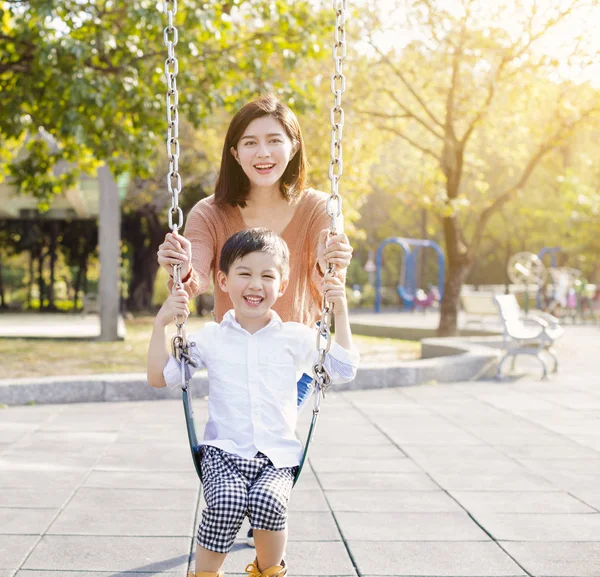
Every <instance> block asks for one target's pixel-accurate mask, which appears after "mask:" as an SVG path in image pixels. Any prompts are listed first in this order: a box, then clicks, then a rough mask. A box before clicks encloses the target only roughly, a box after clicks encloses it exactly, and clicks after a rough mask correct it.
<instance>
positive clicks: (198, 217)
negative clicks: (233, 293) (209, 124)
mask: <svg viewBox="0 0 600 577" xmlns="http://www.w3.org/2000/svg"><path fill="white" fill-rule="evenodd" d="M306 169H307V161H306V154H305V150H304V142H303V139H302V133H301V130H300V125H299V123H298V119H297V118H296V116H295V114H294V113H293V112H292V111H291V110H290V108H288V107H287V106H286V105H285V104H283V103H282V102H281V101H280V100H278V99H277V98H276V97H275V96H272V95H266V96H263V97H261V98H259V99H257V100H254V101H252V102H250V103H248V104H246V105H245V106H244V107H243V108H241V109H240V110H239V111H238V112H237V114H236V115H235V116H234V118H233V120H232V121H231V124H230V125H229V129H228V130H227V135H226V137H225V143H224V146H223V153H222V159H221V167H220V171H219V176H218V179H217V183H216V187H215V193H214V195H212V196H209V197H208V198H205V199H203V200H201V201H200V202H198V203H197V204H196V205H195V206H194V207H193V208H192V210H191V211H190V214H189V215H188V218H187V223H186V227H185V236H182V235H180V234H177V233H168V234H167V235H166V237H165V241H164V242H163V243H162V244H161V245H160V247H159V250H158V262H159V264H160V265H161V266H162V267H164V268H165V269H166V270H167V271H168V272H169V274H171V273H172V270H173V269H172V266H173V265H174V264H181V266H182V268H181V275H182V279H183V281H184V283H183V284H184V288H185V290H186V291H187V292H188V294H189V295H190V296H191V297H194V296H196V295H198V294H200V293H203V292H206V291H207V290H208V289H209V287H210V280H211V275H212V277H213V281H214V275H215V274H216V270H215V269H216V268H218V267H217V264H218V262H219V258H220V254H221V248H222V247H223V244H224V243H225V241H226V240H227V238H229V237H230V236H231V235H233V234H235V233H236V232H239V231H240V230H243V229H246V228H256V227H263V228H267V229H269V230H272V231H273V232H275V233H276V234H278V235H280V236H281V237H282V238H283V239H284V240H285V241H286V243H287V244H288V246H289V248H290V253H291V262H290V270H291V275H290V283H289V286H288V290H287V292H286V294H285V295H284V296H283V297H282V298H281V299H279V301H278V302H277V303H276V305H275V306H274V310H275V311H276V312H277V313H278V314H279V316H280V317H281V318H282V320H283V321H284V322H285V321H295V322H301V323H304V324H306V325H309V326H313V325H314V324H315V322H316V321H317V320H318V318H320V312H321V303H322V284H323V274H324V271H325V268H326V262H329V263H332V264H334V265H336V267H337V269H338V270H340V271H344V269H346V268H347V267H348V265H349V264H350V260H351V257H352V247H351V246H350V244H349V243H348V238H347V237H346V235H345V234H337V235H334V236H332V237H330V238H328V232H329V223H330V217H329V215H328V214H327V199H328V198H329V195H327V194H325V193H322V192H318V191H315V190H313V189H310V188H306ZM342 274H344V273H343V272H342ZM171 284H172V283H170V285H171ZM214 301H215V305H214V310H213V315H214V317H215V320H216V321H217V322H220V321H221V319H222V317H223V315H224V314H225V313H226V312H227V311H228V310H230V309H231V308H232V303H231V301H230V299H229V297H228V296H227V294H226V293H224V292H223V291H221V289H220V288H219V286H218V283H214Z"/></svg>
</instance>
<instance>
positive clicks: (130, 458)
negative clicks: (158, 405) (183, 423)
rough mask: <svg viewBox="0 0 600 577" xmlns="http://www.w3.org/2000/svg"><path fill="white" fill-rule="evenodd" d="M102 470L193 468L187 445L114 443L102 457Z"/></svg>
mask: <svg viewBox="0 0 600 577" xmlns="http://www.w3.org/2000/svg"><path fill="white" fill-rule="evenodd" d="M96 469H97V470H100V471H144V470H150V471H189V470H190V469H193V463H192V457H191V455H190V452H189V450H188V447H187V445H185V444H183V443H177V444H169V445H167V444H156V443H148V442H146V443H144V444H137V443H136V444H131V445H126V444H114V445H111V446H110V447H109V448H108V449H107V450H106V452H105V453H104V455H103V457H102V458H101V459H100V461H99V463H98V465H97V466H96Z"/></svg>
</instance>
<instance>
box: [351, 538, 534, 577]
mask: <svg viewBox="0 0 600 577" xmlns="http://www.w3.org/2000/svg"><path fill="white" fill-rule="evenodd" d="M350 548H351V550H352V554H353V556H354V559H355V560H356V562H357V565H358V569H359V571H360V572H361V573H362V574H363V575H386V576H403V575H410V576H423V577H455V576H458V575H460V576H461V577H488V576H489V577H492V576H493V577H516V576H518V577H521V576H523V577H524V576H525V575H526V573H525V572H524V571H523V570H522V569H520V568H519V566H518V565H517V564H516V563H515V562H514V561H513V560H512V559H511V558H510V557H509V556H508V555H507V554H506V553H504V551H502V550H501V549H500V548H499V547H498V545H496V544H495V543H492V542H481V543H465V542H460V541H456V542H452V543H436V542H433V541H432V542H426V543H423V542H392V541H380V542H364V541H351V542H350Z"/></svg>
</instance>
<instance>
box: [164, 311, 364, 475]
mask: <svg viewBox="0 0 600 577" xmlns="http://www.w3.org/2000/svg"><path fill="white" fill-rule="evenodd" d="M271 315H272V316H271V321H270V322H269V324H268V325H267V326H265V327H263V328H262V329H260V330H259V331H257V332H255V333H254V334H250V333H249V332H247V331H246V330H245V329H243V328H242V327H241V326H240V324H239V323H238V322H237V320H236V319H235V314H234V311H229V312H228V313H226V314H225V316H224V317H223V320H222V321H221V323H220V324H218V323H214V322H211V323H207V324H206V325H204V327H202V329H201V330H200V331H198V332H197V333H195V334H193V335H190V336H189V341H190V342H194V343H195V346H194V347H192V348H191V356H192V358H193V359H194V360H195V361H196V362H197V363H198V369H201V368H206V369H207V370H208V380H209V387H210V389H209V391H210V394H209V397H208V422H207V424H206V428H205V430H204V441H203V443H202V444H205V445H212V446H214V447H218V448H220V449H222V450H224V451H227V452H229V453H233V454H235V455H239V456H241V457H244V458H247V459H250V458H252V457H254V456H255V455H256V453H257V452H259V451H260V452H262V453H264V454H265V455H266V456H267V457H269V459H270V460H271V461H272V463H273V465H275V467H277V468H281V467H293V466H296V465H298V464H299V463H300V458H301V456H302V445H301V443H300V441H298V439H297V438H296V436H295V434H294V431H295V429H296V421H297V416H298V410H297V389H296V382H297V377H298V376H299V375H301V374H302V373H303V372H306V373H308V374H312V366H313V365H314V364H315V363H316V362H317V359H318V353H317V350H316V337H317V335H316V330H317V329H313V328H310V327H307V326H305V325H303V324H300V323H293V322H287V323H284V322H282V320H281V318H280V317H279V315H277V313H275V311H271ZM358 361H359V355H358V352H357V351H356V350H355V349H353V350H346V349H344V348H342V347H341V346H340V345H338V344H337V343H335V342H334V343H332V346H331V349H330V351H329V353H328V354H327V357H326V361H325V367H326V369H327V370H328V372H329V374H330V376H331V380H332V382H333V383H345V382H348V381H351V380H352V379H353V378H354V377H355V375H356V370H357V367H358ZM190 368H192V370H193V367H190ZM198 369H196V370H198ZM163 374H164V377H165V381H166V383H167V386H169V387H171V388H174V387H177V386H178V385H180V384H181V373H180V368H179V364H178V362H177V361H176V360H175V359H174V358H173V356H170V358H169V361H168V363H167V365H166V366H165V369H164V372H163Z"/></svg>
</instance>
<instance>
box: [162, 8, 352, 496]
mask: <svg viewBox="0 0 600 577" xmlns="http://www.w3.org/2000/svg"><path fill="white" fill-rule="evenodd" d="M333 9H334V12H335V28H334V42H333V52H332V56H333V60H334V62H335V71H334V72H333V74H332V75H331V92H332V93H333V95H334V102H333V106H332V108H331V110H330V114H329V119H330V123H331V158H330V163H329V180H330V182H331V194H330V196H329V199H328V200H327V214H328V215H329V217H330V219H331V222H330V226H329V237H331V236H333V235H335V234H337V225H338V218H339V217H340V216H341V214H342V197H341V195H340V193H339V182H340V179H341V177H342V172H343V155H342V133H343V127H344V109H343V108H342V95H343V94H344V92H345V90H346V77H345V76H344V73H343V62H344V59H345V57H346V28H345V23H346V14H347V0H333ZM163 12H164V14H165V15H166V16H167V26H166V27H165V29H164V35H163V36H164V44H165V46H166V47H167V59H166V60H165V77H166V81H167V93H166V104H167V139H166V143H167V155H168V158H169V172H168V174H167V189H168V191H169V193H170V194H171V207H170V209H169V214H168V218H169V228H170V229H171V230H172V231H173V232H178V231H179V230H180V229H181V228H182V227H183V211H182V210H181V207H180V206H179V194H180V192H181V175H180V173H179V113H178V108H177V107H178V103H179V93H178V91H177V73H178V72H179V62H178V60H177V56H176V55H175V46H177V43H178V40H179V35H178V32H177V28H176V27H175V24H174V16H175V15H176V14H177V0H165V1H163ZM336 274H337V273H336V270H335V265H333V264H332V263H327V267H326V271H325V274H324V280H327V279H328V278H331V277H332V276H335V275H336ZM180 288H183V283H182V282H181V265H173V289H172V290H173V291H176V290H178V289H180ZM321 309H322V310H321V321H320V323H319V329H318V331H317V343H316V346H317V353H318V360H317V362H316V363H315V365H314V367H313V386H314V389H315V392H314V395H315V397H314V404H313V416H312V421H311V424H310V429H309V432H308V435H307V438H306V443H305V444H304V452H303V455H302V459H301V461H300V465H299V467H298V469H297V472H296V476H295V479H294V484H295V483H296V482H297V481H298V478H299V477H300V473H301V472H302V468H303V467H304V463H305V461H306V457H307V455H308V449H309V446H310V443H311V440H312V437H313V434H314V431H315V427H316V424H317V419H318V417H319V411H320V408H321V401H322V400H323V398H324V397H325V394H326V392H327V390H328V389H329V386H330V384H331V378H330V376H329V374H328V372H327V369H326V368H325V364H324V363H325V357H326V355H327V353H328V352H329V349H330V347H331V320H332V317H333V307H332V306H331V305H330V304H329V302H328V301H327V297H326V296H325V295H323V300H322V306H321ZM175 325H176V327H177V334H176V335H175V336H174V337H173V339H172V342H171V346H172V351H173V356H174V357H175V358H176V359H177V360H178V361H179V362H180V364H181V389H182V397H183V405H184V412H185V420H186V425H187V432H188V440H189V444H190V450H191V452H192V457H193V460H194V466H195V468H196V472H197V473H198V477H200V451H199V445H198V439H197V436H196V428H195V425H194V411H193V407H192V395H191V390H190V387H189V386H188V384H189V380H190V371H189V365H190V364H192V365H193V364H194V363H193V361H192V360H191V357H190V347H191V346H193V343H189V342H188V341H187V337H186V333H185V318H179V317H178V318H176V319H175Z"/></svg>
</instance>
